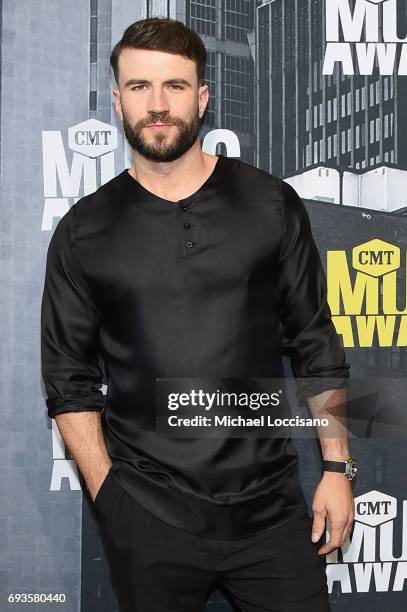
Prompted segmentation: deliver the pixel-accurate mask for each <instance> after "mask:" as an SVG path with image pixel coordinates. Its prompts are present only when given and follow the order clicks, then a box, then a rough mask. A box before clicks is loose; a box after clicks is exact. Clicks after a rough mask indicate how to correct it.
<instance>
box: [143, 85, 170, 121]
mask: <svg viewBox="0 0 407 612" xmlns="http://www.w3.org/2000/svg"><path fill="white" fill-rule="evenodd" d="M169 110H170V107H169V104H168V100H167V97H166V94H165V91H164V89H163V88H162V87H152V88H151V93H150V96H149V99H148V104H147V112H148V113H151V114H153V113H156V114H159V115H160V114H162V115H165V114H166V113H168V112H169Z"/></svg>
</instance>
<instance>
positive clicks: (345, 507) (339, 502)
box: [311, 472, 355, 555]
mask: <svg viewBox="0 0 407 612" xmlns="http://www.w3.org/2000/svg"><path fill="white" fill-rule="evenodd" d="M312 512H313V514H314V522H313V525H312V538H311V539H312V541H313V542H318V540H319V539H320V538H321V536H322V533H323V531H324V529H325V519H326V517H328V518H329V520H330V521H331V533H330V538H329V540H328V542H327V543H326V544H324V545H323V546H321V548H320V549H319V550H318V554H319V555H326V554H328V553H330V552H331V551H332V550H334V549H335V548H338V547H339V546H342V545H343V543H344V542H345V540H346V538H347V537H348V536H349V533H350V530H351V528H352V524H353V520H354V517H355V506H354V501H353V493H352V486H351V482H350V481H349V480H348V479H347V477H346V476H345V475H344V474H339V473H335V472H324V474H323V477H322V479H321V481H320V483H319V484H318V486H317V488H316V490H315V494H314V499H313V502H312Z"/></svg>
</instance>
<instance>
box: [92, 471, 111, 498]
mask: <svg viewBox="0 0 407 612" xmlns="http://www.w3.org/2000/svg"><path fill="white" fill-rule="evenodd" d="M111 474H112V466H110V468H109V471H108V473H107V474H106V476H105V478H104V480H103V481H102V484H101V485H100V487H99V489H98V492H97V493H96V497H95V499H94V500H93V503H94V505H95V506H99V503H100V500H101V499H102V498H103V495H104V492H105V490H106V483H107V482H108V480H109V479H110V477H111Z"/></svg>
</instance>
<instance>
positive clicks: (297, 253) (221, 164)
mask: <svg viewBox="0 0 407 612" xmlns="http://www.w3.org/2000/svg"><path fill="white" fill-rule="evenodd" d="M205 60H206V54H205V48H204V46H203V44H202V41H201V40H200V38H199V37H198V36H197V35H196V34H195V33H194V32H193V31H191V30H190V29H189V28H187V27H186V26H184V25H183V24H182V23H180V22H177V21H172V20H168V19H157V18H155V19H146V20H143V21H139V22H136V23H134V24H132V25H131V26H130V27H129V28H128V29H127V30H126V31H125V33H124V35H123V38H122V40H121V41H120V42H119V43H118V44H117V45H116V46H115V47H114V49H113V51H112V55H111V64H112V67H113V70H114V74H115V78H116V82H117V88H116V89H114V91H113V93H114V99H115V105H116V111H117V113H118V114H119V116H120V119H121V120H122V121H123V127H124V132H125V135H126V138H127V140H128V142H129V144H130V145H131V147H132V155H133V163H132V166H131V168H130V169H129V170H127V169H126V170H124V171H123V172H121V173H120V174H119V175H118V176H116V177H115V178H114V179H112V180H111V181H109V182H108V183H106V184H105V185H103V186H102V187H100V188H99V189H98V190H97V191H96V192H95V193H93V194H90V195H87V196H85V197H83V198H81V199H80V200H79V201H78V202H77V203H76V204H75V205H74V206H72V207H71V209H70V210H69V211H68V213H66V215H64V217H63V218H62V219H61V220H60V221H59V223H58V225H57V227H56V229H55V231H54V234H53V236H52V239H51V242H50V245H49V249H48V256H47V269H46V278H45V286H44V294H43V302H42V318H41V321H42V373H43V378H44V382H45V387H46V391H47V395H48V398H47V406H48V414H49V416H50V417H52V418H56V420H57V423H58V428H59V430H60V432H61V435H62V437H63V439H64V441H65V443H66V445H67V447H68V449H69V450H70V452H71V454H72V456H73V457H74V459H75V461H76V462H77V464H78V467H79V470H80V472H81V474H82V475H83V477H84V479H85V482H86V486H87V488H88V490H89V492H90V495H91V498H92V501H94V503H95V510H96V516H97V519H98V522H99V525H100V530H101V535H102V538H103V541H104V545H105V550H106V554H107V559H108V562H109V566H110V571H111V577H112V584H113V587H114V590H115V592H116V595H117V598H118V601H119V605H120V609H121V610H124V611H127V610H129V611H130V610H131V611H134V610H137V611H143V612H165V611H167V610H168V611H170V610H173V611H175V610H176V611H177V612H186V611H188V612H197V611H198V610H202V608H203V607H204V604H205V600H206V597H207V595H208V592H209V591H210V590H211V589H213V588H214V587H215V585H218V586H221V587H222V588H223V589H224V590H225V592H226V593H228V594H229V596H230V598H231V601H232V602H234V603H235V604H236V605H237V606H238V609H239V610H242V611H245V612H251V611H253V612H254V611H255V610H287V611H288V610H302V611H307V610H310V611H311V610H312V612H318V611H322V610H328V609H329V606H328V596H327V585H326V575H325V571H324V565H323V559H322V555H324V554H326V553H327V552H329V551H331V550H333V549H334V548H335V547H337V546H339V545H340V544H342V543H343V542H344V540H345V538H346V537H347V535H348V533H349V529H350V528H351V525H352V521H353V499H352V491H351V486H350V481H349V480H348V479H347V478H346V476H345V475H344V474H343V473H338V472H336V473H335V472H329V471H324V474H323V477H322V479H321V481H320V483H319V485H318V487H317V490H316V492H315V495H314V501H313V513H314V518H313V521H311V519H310V517H309V516H308V512H307V508H306V504H305V500H304V497H303V494H302V491H301V488H300V485H299V481H298V477H297V476H298V457H297V454H296V452H295V449H294V447H293V446H292V444H291V441H290V440H289V438H288V437H287V436H280V437H277V436H274V437H272V436H271V435H270V436H269V437H263V438H260V437H249V436H247V437H240V438H239V437H228V436H225V437H224V438H222V437H206V436H202V437H195V438H189V437H178V438H174V437H171V436H166V435H164V434H163V433H162V432H159V431H158V430H157V428H156V423H155V420H154V415H155V399H156V395H157V387H156V385H157V384H158V383H157V380H156V379H161V378H166V379H170V380H171V379H174V380H175V379H182V380H185V379H186V380H188V379H194V380H196V378H199V379H202V380H219V379H226V380H239V379H241V378H244V379H245V380H247V378H248V377H249V378H264V377H265V378H277V379H278V378H282V377H283V369H282V363H281V354H282V353H284V354H287V355H289V356H290V357H291V363H292V365H293V370H294V373H295V376H296V377H297V378H298V381H299V384H300V390H301V393H302V394H303V396H305V397H307V398H308V402H309V404H310V407H311V410H312V412H313V414H316V415H319V414H322V413H324V414H334V413H335V410H337V411H338V412H337V414H338V416H340V415H341V414H342V415H343V409H344V405H345V401H346V396H345V393H346V390H345V386H346V380H347V377H348V375H349V372H348V368H349V366H348V365H347V364H346V363H345V361H344V351H343V349H342V347H341V346H340V344H339V340H338V336H337V334H336V332H335V329H334V326H333V324H332V321H331V318H330V311H329V307H328V305H327V302H326V294H325V284H324V283H325V278H324V273H323V270H322V266H321V261H320V258H319V255H318V252H317V249H316V246H315V243H314V241H313V239H312V234H311V230H310V224H309V219H308V216H307V213H306V209H305V207H304V205H303V204H302V202H301V200H300V198H299V197H298V196H297V194H296V192H295V191H294V190H293V189H292V188H291V187H290V186H289V185H288V184H287V183H285V182H284V181H282V180H280V179H278V178H277V177H275V176H272V175H270V174H267V173H266V172H263V171H260V170H258V169H256V168H254V167H252V166H250V165H248V164H245V163H243V162H241V161H239V160H237V159H228V158H227V157H225V156H223V155H218V156H213V155H209V154H207V153H204V152H203V151H202V149H201V143H200V140H199V129H200V125H201V121H202V117H203V115H204V112H205V108H206V106H207V103H208V87H207V86H206V85H205V84H204V81H203V78H204V70H205ZM103 366H104V368H105V373H106V378H107V386H108V390H107V397H106V399H105V398H104V397H103V395H102V393H101V390H100V389H99V387H100V385H101V382H102V368H103ZM332 381H333V382H332ZM174 384H175V382H174ZM321 446H322V452H323V458H324V459H325V460H330V461H334V462H338V464H337V465H336V466H335V464H333V465H332V464H329V465H328V464H327V466H326V467H327V470H328V469H335V467H336V469H339V470H341V469H342V471H343V465H344V462H346V461H347V460H348V459H349V448H348V443H347V438H346V436H345V435H342V436H335V437H334V436H332V437H324V436H321ZM338 466H339V468H338ZM327 517H329V518H330V520H331V523H332V526H331V536H330V540H329V542H328V543H326V544H325V545H323V546H321V547H320V548H319V549H318V550H317V549H316V546H318V544H317V542H318V541H319V540H320V538H321V536H322V533H323V531H324V528H325V519H326V518H327ZM311 522H312V537H313V541H311V529H310V527H311Z"/></svg>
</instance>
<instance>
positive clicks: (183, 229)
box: [178, 200, 196, 257]
mask: <svg viewBox="0 0 407 612" xmlns="http://www.w3.org/2000/svg"><path fill="white" fill-rule="evenodd" d="M178 225H179V229H180V237H181V249H182V254H183V257H190V256H191V255H192V254H193V252H194V247H195V245H196V240H195V232H194V223H193V220H192V217H191V210H190V207H189V205H188V204H187V203H186V202H185V201H183V200H180V201H179V202H178Z"/></svg>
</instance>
